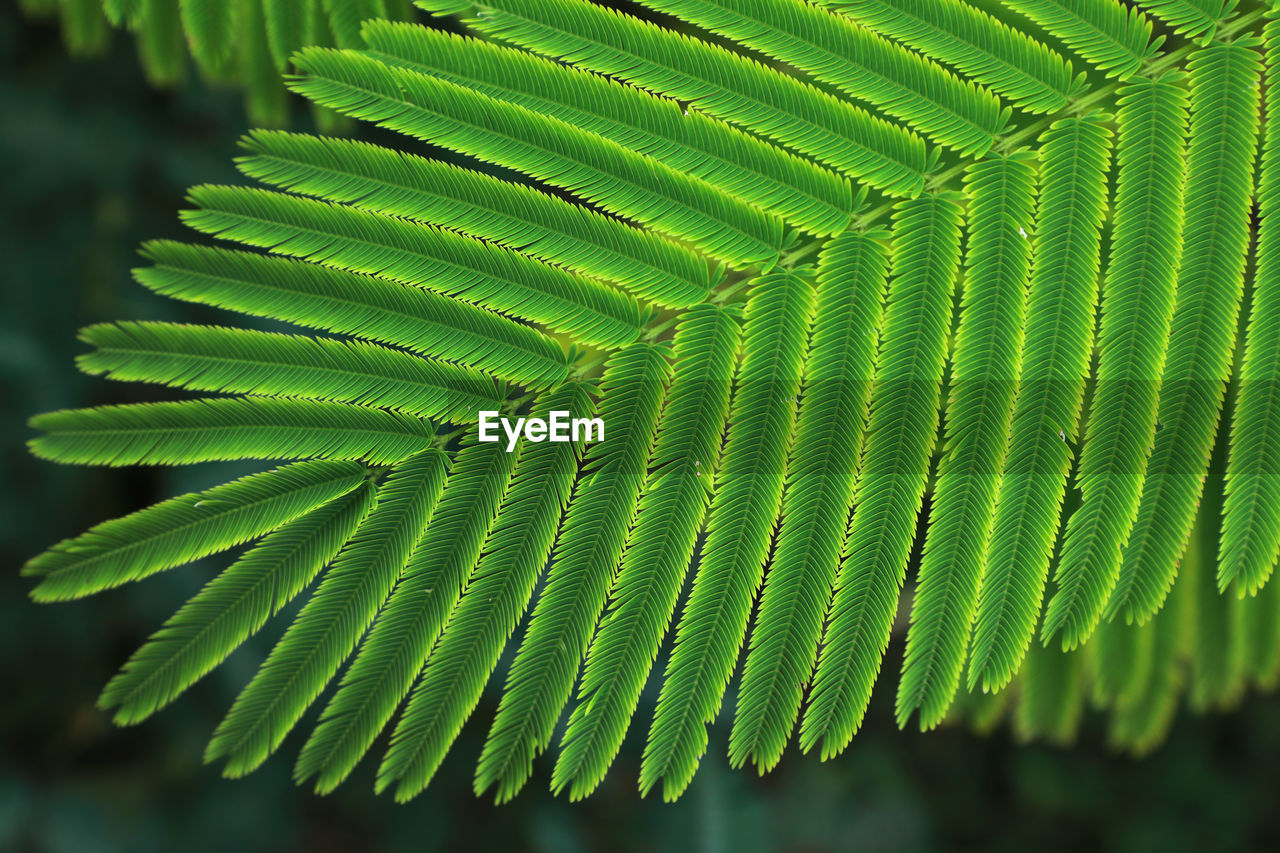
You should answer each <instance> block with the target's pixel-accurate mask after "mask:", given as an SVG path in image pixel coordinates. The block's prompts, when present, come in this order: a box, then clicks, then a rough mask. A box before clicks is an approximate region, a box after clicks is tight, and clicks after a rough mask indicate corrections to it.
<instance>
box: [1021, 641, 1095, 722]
mask: <svg viewBox="0 0 1280 853" xmlns="http://www.w3.org/2000/svg"><path fill="white" fill-rule="evenodd" d="M1084 668H1085V654H1084V652H1083V651H1082V650H1080V649H1077V650H1075V651H1072V652H1063V651H1059V650H1058V649H1055V648H1052V647H1048V646H1044V645H1041V644H1040V643H1033V644H1031V647H1030V650H1029V651H1028V652H1027V653H1026V657H1025V659H1024V660H1023V662H1022V669H1021V670H1020V671H1019V672H1018V705H1017V707H1016V708H1015V709H1014V716H1013V729H1014V732H1015V734H1016V735H1017V736H1018V738H1019V739H1020V740H1023V741H1032V740H1041V741H1047V742H1049V743H1053V744H1060V745H1061V744H1067V743H1070V742H1071V740H1072V739H1073V738H1075V736H1076V731H1077V730H1078V729H1079V728H1080V719H1081V717H1083V716H1084V699H1085V696H1086V693H1085V690H1084Z"/></svg>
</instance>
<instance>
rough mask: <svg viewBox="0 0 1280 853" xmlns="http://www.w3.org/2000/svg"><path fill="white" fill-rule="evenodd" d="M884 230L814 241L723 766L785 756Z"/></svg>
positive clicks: (842, 496) (863, 396)
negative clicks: (772, 513) (789, 422)
mask: <svg viewBox="0 0 1280 853" xmlns="http://www.w3.org/2000/svg"><path fill="white" fill-rule="evenodd" d="M888 238H889V234H888V232H887V231H884V230H878V231H873V232H870V233H859V232H850V233H847V234H843V235H841V236H840V237H837V238H836V239H834V240H832V241H830V242H829V243H827V244H826V245H825V246H823V249H822V254H821V255H820V256H819V258H818V301H817V312H816V314H815V320H814V327H813V333H812V335H811V337H810V340H809V354H808V357H807V359H806V364H805V369H804V384H803V392H802V394H801V397H800V414H799V417H798V420H797V423H796V436H795V441H794V442H793V443H792V448H791V458H790V460H789V461H788V463H787V482H786V488H785V491H784V493H783V501H782V523H781V526H780V529H779V531H778V536H777V544H776V546H775V549H774V555H773V562H772V565H770V566H769V570H768V575H767V576H766V578H765V583H764V591H763V592H762V593H761V596H760V609H759V611H758V612H757V614H756V621H755V626H754V627H753V628H752V630H751V643H750V646H749V649H748V651H747V656H746V663H745V664H744V666H743V671H742V682H741V684H740V686H739V688H738V703H737V710H736V712H735V715H734V721H733V731H732V734H731V736H730V738H729V761H730V763H731V764H733V765H734V766H741V765H742V764H744V763H746V762H747V761H754V762H755V764H756V766H757V767H758V768H759V769H760V770H761V771H762V772H763V771H765V770H769V769H772V768H773V767H774V766H775V765H776V764H777V763H778V760H779V759H780V758H781V757H782V751H783V749H784V748H785V747H786V743H787V740H788V739H789V738H790V736H791V730H792V728H793V727H794V726H795V722H796V717H797V716H799V713H800V701H801V699H802V697H803V692H804V686H805V684H806V683H807V682H808V680H809V677H810V675H811V674H812V672H813V664H814V660H815V659H816V658H817V656H818V640H819V639H820V637H821V635H822V620H823V619H824V618H825V616H826V612H827V605H828V603H829V602H830V599H831V585H832V583H833V582H834V581H835V569H836V565H837V564H838V563H839V561H840V544H841V542H843V541H844V533H845V526H846V523H847V521H848V516H849V508H850V505H851V504H852V503H853V488H854V482H855V479H856V477H857V473H858V457H859V455H860V453H861V450H862V431H863V428H864V427H865V425H866V420H867V407H868V404H869V402H870V397H871V380H872V377H873V375H874V369H875V368H874V365H875V355H876V334H877V330H878V328H879V326H880V321H881V318H882V314H883V308H882V303H883V301H884V293H885V280H886V278H887V276H888V272H889V270H888V266H889V251H888V246H887V241H888Z"/></svg>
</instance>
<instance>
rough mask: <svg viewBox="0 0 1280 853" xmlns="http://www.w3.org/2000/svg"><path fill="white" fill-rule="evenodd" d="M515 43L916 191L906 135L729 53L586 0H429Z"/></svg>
mask: <svg viewBox="0 0 1280 853" xmlns="http://www.w3.org/2000/svg"><path fill="white" fill-rule="evenodd" d="M418 5H419V6H422V7H423V8H425V9H427V10H428V11H430V12H433V13H435V14H462V15H465V19H466V21H467V23H468V24H469V25H470V26H472V27H474V28H475V29H476V30H478V31H480V32H482V33H484V34H485V35H488V36H491V37H494V38H499V39H502V40H504V41H510V42H514V43H516V44H519V45H520V46H522V47H525V48H528V49H530V50H533V51H535V52H538V53H542V54H544V55H546V56H550V57H552V58H556V59H562V60H565V61H567V62H570V63H571V64H573V65H575V66H577V67H579V68H582V69H584V70H589V71H595V72H598V73H600V74H605V75H608V76H611V77H616V78H618V79H620V80H626V81H628V82H630V83H633V84H635V85H636V86H638V87H640V88H642V89H647V90H649V91H650V92H652V93H653V94H655V95H663V96H666V97H669V98H674V99H676V100H680V101H687V102H688V103H689V105H690V107H691V108H696V109H699V110H702V111H703V112H705V113H707V114H708V115H711V116H715V117H716V118H720V119H723V120H725V121H728V122H733V123H734V124H737V125H739V126H741V127H742V128H743V129H746V130H751V131H754V132H756V133H759V134H761V135H762V136H765V137H767V138H769V139H772V140H774V141H776V142H780V143H782V144H784V145H788V146H790V147H792V148H794V149H795V150H796V151H799V152H800V153H802V154H806V155H808V156H810V157H813V158H814V159H815V160H817V161H819V162H821V163H825V164H827V165H829V166H833V167H834V168H837V169H840V170H841V171H843V172H846V173H847V174H849V175H851V176H853V177H857V178H861V179H863V180H865V181H867V183H869V184H871V185H872V186H875V187H880V188H882V189H884V190H885V191H886V192H888V193H890V194H893V195H915V194H916V193H918V192H919V191H920V189H921V187H922V186H923V184H924V180H923V176H922V173H923V172H924V170H925V169H926V168H927V167H928V164H929V160H928V157H927V155H926V153H925V147H924V143H923V141H922V140H921V139H920V137H918V136H917V135H915V134H914V133H911V132H909V131H906V130H904V129H902V128H900V127H897V126H895V125H892V124H889V123H887V122H884V121H881V120H879V119H876V118H874V117H873V116H871V115H870V114H868V113H867V112H865V111H863V110H860V109H858V108H857V107H854V106H853V105H851V104H848V103H846V102H844V101H843V100H841V99H839V98H834V97H831V96H829V95H826V94H824V93H822V92H821V91H819V90H818V89H816V88H814V87H812V86H808V85H806V84H804V83H802V82H801V81H799V80H796V79H794V78H792V77H790V76H787V75H780V74H776V73H773V72H772V71H770V70H769V69H768V68H765V67H764V66H762V65H760V64H759V63H756V62H753V61H751V60H750V59H748V58H746V57H743V56H740V55H738V54H736V53H733V52H731V51H728V50H725V49H723V48H720V47H718V46H714V45H711V44H708V43H706V42H703V41H701V40H698V39H691V38H687V37H685V36H682V35H680V34H677V33H675V32H673V31H671V30H668V29H665V28H663V27H659V26H657V25H655V24H651V23H649V22H647V21H641V20H639V19H637V18H633V17H631V16H629V15H623V14H620V13H618V12H616V11H614V10H612V9H608V8H606V7H603V6H598V5H595V4H593V3H581V2H573V3H566V2H563V0H534V2H519V3H516V2H512V0H496V1H495V0H490V2H486V3H483V4H475V3H472V2H470V0H430V2H421V0H419V2H418Z"/></svg>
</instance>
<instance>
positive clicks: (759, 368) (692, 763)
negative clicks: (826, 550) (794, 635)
mask: <svg viewBox="0 0 1280 853" xmlns="http://www.w3.org/2000/svg"><path fill="white" fill-rule="evenodd" d="M813 311H814V294H813V287H812V286H811V285H810V284H809V283H808V282H807V281H804V280H803V279H801V278H799V277H798V276H796V275H794V274H792V273H778V274H773V275H768V276H763V277H761V278H759V279H757V280H756V281H755V282H754V283H753V284H752V286H751V291H750V297H749V299H748V301H747V307H746V323H745V333H744V341H743V360H742V366H741V369H740V370H739V372H738V377H737V384H736V390H735V392H734V398H733V407H732V409H731V410H730V413H729V435H728V438H727V439H726V442H725V450H724V463H723V465H722V466H721V468H720V470H719V471H718V472H717V474H716V481H715V482H716V493H715V496H714V497H713V498H712V501H711V511H710V516H709V518H708V521H707V535H706V539H705V541H704V543H703V547H702V551H701V562H700V564H699V566H698V572H697V575H696V576H695V577H694V580H693V586H692V590H691V592H690V594H689V599H688V601H687V602H686V603H685V608H684V612H683V613H682V614H681V617H680V624H679V626H678V627H677V629H676V643H675V648H674V649H673V650H672V652H671V658H670V659H669V660H668V662H667V668H666V673H665V677H664V679H663V684H662V690H661V692H660V694H659V696H658V706H657V709H656V710H655V711H654V718H653V724H652V726H651V728H650V730H649V738H648V742H647V744H646V745H645V751H644V763H643V765H642V768H641V771H640V790H641V791H642V792H647V791H648V790H650V789H651V788H652V787H653V786H654V785H655V784H656V783H657V782H658V781H662V782H663V796H664V797H665V798H666V799H668V800H670V799H674V798H675V797H676V796H678V795H679V794H680V792H682V791H683V790H684V789H685V787H686V786H687V785H688V784H689V781H690V780H691V779H692V778H693V774H694V771H695V770H696V769H697V766H698V761H699V759H701V757H702V754H703V753H704V752H705V751H706V748H707V731H706V725H707V724H708V723H710V722H711V721H712V720H714V719H715V716H716V713H717V712H718V711H719V709H720V702H721V699H722V698H723V696H724V691H725V687H726V686H727V685H728V682H729V677H730V675H732V673H733V669H734V666H735V664H736V663H737V659H738V652H739V650H740V648H741V646H742V639H743V637H744V636H745V634H746V632H747V618H748V616H749V615H750V612H751V604H752V601H753V599H754V598H755V595H756V592H757V590H758V589H759V586H760V582H761V580H762V579H763V571H764V563H765V559H766V557H767V556H768V550H769V543H770V539H771V537H772V535H773V529H774V524H775V521H776V519H777V517H778V509H779V505H780V504H781V501H782V486H783V482H784V478H785V473H786V464H787V452H788V449H789V447H790V444H791V436H792V430H793V428H794V425H795V411H796V397H797V395H798V394H799V392H800V377H801V370H802V368H803V365H804V357H805V344H806V341H807V338H808V333H809V324H810V321H811V318H812V316H813Z"/></svg>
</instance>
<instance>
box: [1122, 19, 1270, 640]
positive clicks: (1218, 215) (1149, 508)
mask: <svg viewBox="0 0 1280 853" xmlns="http://www.w3.org/2000/svg"><path fill="white" fill-rule="evenodd" d="M1188 70H1189V73H1190V78H1191V136H1190V144H1189V147H1188V152H1187V168H1188V172H1187V191H1186V210H1185V213H1184V215H1183V222H1184V225H1183V251H1182V266H1181V269H1180V270H1179V273H1178V287H1177V295H1176V299H1175V306H1176V307H1175V309H1174V313H1173V325H1172V327H1171V330H1170V334H1169V351H1168V355H1167V357H1166V359H1165V368H1164V373H1163V375H1162V377H1161V383H1160V389H1161V390H1160V406H1159V415H1158V420H1159V424H1160V428H1159V430H1158V431H1157V432H1156V438H1155V445H1154V447H1153V448H1152V451H1151V458H1150V460H1149V461H1148V463H1147V476H1146V480H1145V481H1144V483H1143V486H1142V498H1141V500H1140V502H1139V504H1138V519H1137V521H1136V522H1135V524H1134V527H1133V531H1132V533H1131V534H1130V537H1129V542H1128V544H1127V545H1126V546H1125V549H1124V558H1123V560H1122V562H1121V567H1120V580H1119V583H1118V584H1117V586H1116V589H1115V591H1114V592H1113V593H1112V595H1111V598H1110V600H1109V601H1108V603H1107V611H1106V613H1107V616H1108V618H1111V617H1114V616H1115V615H1116V614H1119V613H1123V614H1124V618H1125V620H1126V621H1137V622H1139V623H1142V622H1145V621H1146V620H1147V619H1149V618H1151V616H1152V614H1154V613H1155V612H1156V610H1158V609H1159V608H1160V605H1161V603H1162V602H1163V601H1164V598H1165V595H1166V594H1167V593H1168V591H1169V586H1170V584H1171V583H1172V581H1173V577H1174V575H1175V573H1176V572H1177V562H1178V556H1179V555H1180V554H1181V553H1182V551H1183V548H1184V547H1185V545H1186V542H1187V536H1188V534H1189V532H1190V530H1191V524H1192V521H1193V520H1194V518H1195V510H1196V507H1197V505H1198V504H1199V503H1200V496H1201V494H1202V492H1203V489H1204V476H1205V471H1206V470H1207V468H1208V463H1209V454H1210V451H1211V450H1212V448H1213V442H1214V436H1215V434H1216V433H1217V429H1218V418H1219V415H1220V412H1221V408H1222V401H1223V395H1224V393H1225V386H1224V383H1225V381H1226V380H1227V378H1228V376H1229V375H1230V373H1231V364H1232V358H1233V355H1234V349H1235V339H1236V323H1237V315H1238V314H1239V311H1240V302H1241V299H1242V296H1243V290H1244V265H1245V255H1246V252H1247V249H1248V243H1249V216H1250V213H1251V211H1252V199H1251V194H1252V189H1253V169H1254V156H1255V152H1256V148H1257V138H1258V123H1259V118H1258V106H1259V90H1258V84H1259V74H1260V71H1261V62H1260V58H1259V56H1258V52H1257V51H1256V50H1255V49H1254V47H1253V46H1252V44H1251V43H1250V42H1241V41H1237V42H1233V43H1231V44H1224V43H1216V44H1213V45H1211V46H1209V47H1207V48H1204V49H1203V50H1199V51H1197V52H1196V53H1195V54H1193V56H1192V58H1191V60H1190V63H1189V68H1188Z"/></svg>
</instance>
